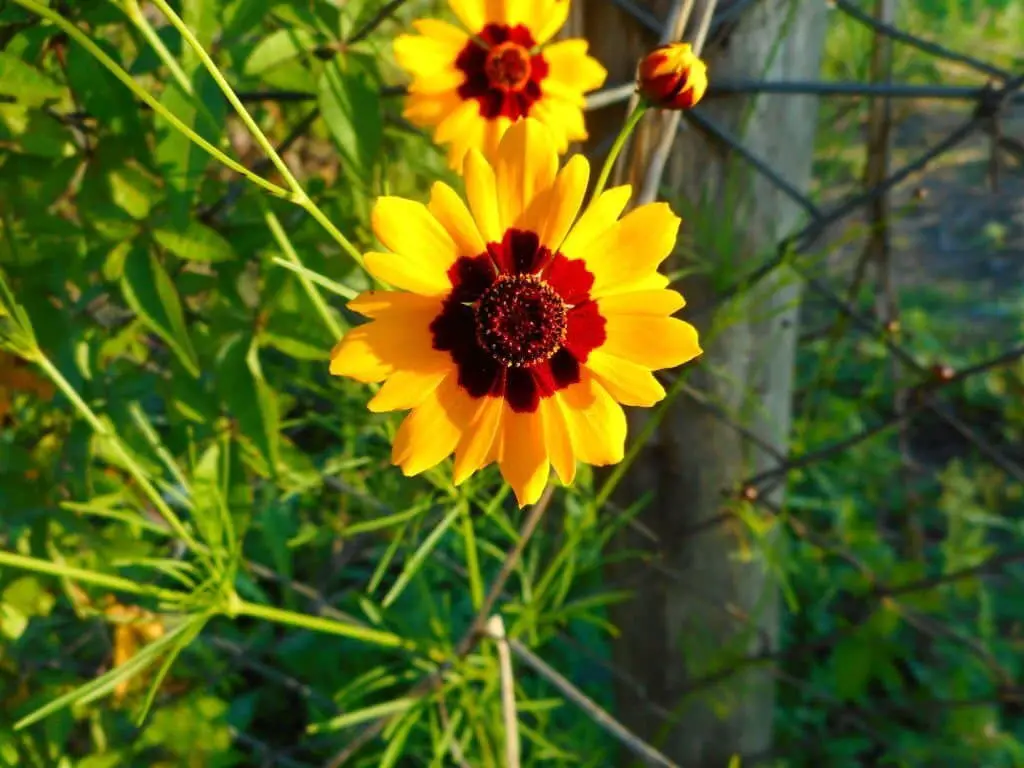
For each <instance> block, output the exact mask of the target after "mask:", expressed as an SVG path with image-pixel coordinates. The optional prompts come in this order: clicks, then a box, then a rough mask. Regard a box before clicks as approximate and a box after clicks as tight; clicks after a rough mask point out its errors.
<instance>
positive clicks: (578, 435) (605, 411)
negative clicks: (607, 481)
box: [555, 369, 626, 467]
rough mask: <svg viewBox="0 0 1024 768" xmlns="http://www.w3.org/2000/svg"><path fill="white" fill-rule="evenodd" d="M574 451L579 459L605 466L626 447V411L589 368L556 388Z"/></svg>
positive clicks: (613, 460) (614, 459) (612, 462)
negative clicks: (572, 381)
mask: <svg viewBox="0 0 1024 768" xmlns="http://www.w3.org/2000/svg"><path fill="white" fill-rule="evenodd" d="M555 399H556V400H557V401H558V403H559V407H560V408H561V410H562V415H563V416H564V417H565V424H566V428H567V430H568V432H569V439H570V440H571V441H572V447H573V451H574V452H575V453H576V456H577V457H579V459H580V460H581V461H585V462H586V463H587V464H593V465H594V466H599V467H600V466H607V465H609V464H617V463H618V462H620V461H622V458H623V456H624V455H625V451H626V414H625V413H624V412H623V410H622V407H621V406H620V405H619V404H618V403H616V402H615V400H613V399H612V397H611V395H609V394H608V392H607V391H606V390H605V389H604V387H602V386H601V385H600V384H599V383H598V382H597V381H596V380H595V379H594V377H593V376H591V375H590V372H589V371H587V370H586V369H584V370H583V371H581V376H580V380H579V381H578V382H577V383H575V384H572V385H570V386H569V387H567V388H565V389H563V390H561V391H560V392H557V393H556V394H555Z"/></svg>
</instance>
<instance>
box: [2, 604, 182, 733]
mask: <svg viewBox="0 0 1024 768" xmlns="http://www.w3.org/2000/svg"><path fill="white" fill-rule="evenodd" d="M193 621H194V619H193ZM191 624H192V622H182V623H181V624H180V625H179V626H177V627H175V628H174V629H173V630H172V631H170V632H168V633H167V634H166V635H164V636H163V637H161V638H159V639H157V640H155V641H153V642H152V643H150V644H149V645H147V646H145V647H144V648H142V649H141V650H140V651H139V652H138V653H136V654H135V655H134V656H133V657H132V658H131V659H129V660H128V661H126V662H125V663H124V664H122V665H121V666H119V667H114V668H113V669H111V670H110V671H109V672H107V673H106V674H104V675H101V676H100V677H98V678H96V679H95V680H93V681H91V682H88V683H86V684H85V685H82V686H79V687H78V688H75V689H74V690H73V691H69V692H68V693H66V694H64V695H63V696H59V697H57V698H56V699H54V700H53V701H51V702H49V703H48V704H44V705H43V706H42V707H40V708H39V709H37V710H35V711H34V712H32V713H31V714H29V715H26V716H25V717H23V718H21V719H20V720H19V721H18V722H16V723H15V724H14V730H16V731H20V730H22V729H23V728H27V727H28V726H30V725H32V724H33V723H38V722H39V721H40V720H42V719H44V718H46V717H49V716H50V715H52V714H53V713H54V712H57V711H59V710H61V709H64V708H65V707H70V706H73V705H75V704H88V703H89V702H91V701H95V700H96V699H99V698H102V697H103V696H106V695H107V694H108V693H111V692H112V691H113V690H114V689H115V688H116V687H117V686H118V684H119V683H121V682H122V681H124V680H129V679H131V678H132V677H135V676H136V675H137V674H139V673H140V672H143V671H144V670H145V669H146V668H147V667H148V666H149V665H150V664H152V663H153V662H154V661H156V660H157V658H158V657H159V656H160V654H161V653H163V651H164V650H166V649H167V648H168V647H170V646H171V645H172V644H173V643H174V642H175V641H176V640H177V639H178V638H179V637H180V636H181V634H182V633H183V632H185V630H187V629H188V628H189V627H190V626H191Z"/></svg>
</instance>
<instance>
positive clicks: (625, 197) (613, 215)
mask: <svg viewBox="0 0 1024 768" xmlns="http://www.w3.org/2000/svg"><path fill="white" fill-rule="evenodd" d="M632 194H633V188H632V187H631V186H630V185H629V184H623V185H622V186H621V187H612V188H611V189H606V190H605V191H604V192H602V193H601V194H600V195H599V196H598V198H597V200H595V201H594V202H593V203H591V204H590V205H588V206H587V208H586V210H584V211H583V213H582V215H581V216H580V218H579V221H577V222H576V224H575V226H574V227H573V228H572V229H571V230H570V231H569V234H568V236H567V237H566V238H565V242H563V243H562V253H564V254H565V255H566V256H568V257H569V258H570V259H583V260H586V259H587V256H588V255H589V254H590V252H591V248H592V246H594V244H595V243H596V242H597V241H598V238H600V237H602V236H603V235H606V234H607V233H608V232H609V231H610V230H611V228H612V227H613V226H615V222H616V220H617V219H618V218H619V214H621V213H622V211H623V210H624V209H625V207H626V204H627V203H628V202H629V198H630V196H631V195H632Z"/></svg>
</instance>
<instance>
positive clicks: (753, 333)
mask: <svg viewBox="0 0 1024 768" xmlns="http://www.w3.org/2000/svg"><path fill="white" fill-rule="evenodd" d="M634 1H635V4H636V5H637V6H641V7H643V8H644V9H645V10H647V11H649V12H650V13H651V14H652V15H653V16H654V17H657V18H659V19H664V18H666V16H667V15H668V12H669V8H670V6H671V2H669V0H647V2H642V1H641V0H634ZM705 2H706V0H697V2H696V8H695V10H694V13H693V14H692V16H691V17H690V25H689V27H690V30H691V31H690V33H689V35H688V36H687V37H685V38H684V39H690V36H691V35H692V30H693V29H694V27H695V26H696V24H697V21H698V20H699V19H700V17H701V12H702V5H703V4H704V3H705ZM730 6H731V7H730ZM737 6H743V7H742V8H739V7H737ZM731 11H736V12H737V13H736V15H735V19H734V20H731V21H730V22H729V23H728V24H726V25H723V27H722V28H721V29H719V30H717V31H716V32H713V33H712V36H711V38H710V39H709V41H708V43H707V46H706V48H705V50H704V57H705V59H706V60H707V62H708V65H709V70H710V78H711V83H712V88H713V87H714V83H715V81H716V80H717V81H719V82H722V81H725V80H745V81H750V80H761V79H767V80H814V79H817V77H818V74H819V64H820V57H821V50H822V43H823V37H824V31H825V16H826V7H825V4H824V3H822V2H820V1H819V0H755V1H754V2H746V1H745V0H732V1H731V3H726V2H722V3H719V6H718V11H717V12H718V13H719V14H722V13H723V12H731ZM577 21H578V23H580V24H581V25H582V31H583V32H584V33H585V34H586V36H587V37H588V38H589V39H590V41H591V46H592V50H593V52H594V55H596V56H597V57H598V58H599V59H600V60H601V61H602V62H604V63H605V65H606V66H607V67H608V70H609V78H608V82H609V84H617V83H621V82H625V81H627V80H629V79H630V78H631V77H632V76H633V74H634V69H635V67H636V63H637V61H638V58H639V57H640V55H641V54H642V53H643V52H644V51H646V50H647V49H649V48H650V47H651V46H652V45H653V44H654V43H656V42H657V37H656V35H652V34H649V33H648V32H647V31H644V30H642V28H641V26H640V25H638V24H637V22H636V21H635V20H634V19H633V18H631V17H630V16H629V15H628V14H627V13H625V12H623V11H622V10H620V8H619V7H617V5H616V4H615V3H613V2H612V1H611V0H584V2H583V3H582V13H581V14H580V16H579V17H578V19H577ZM700 110H701V111H702V113H703V114H705V115H707V116H708V117H709V118H711V119H712V120H714V121H715V122H716V123H717V124H719V125H720V126H722V127H723V128H725V129H727V130H728V131H730V132H731V133H733V134H736V135H737V136H739V137H741V138H742V140H743V143H744V144H745V145H746V146H747V147H749V148H750V149H751V150H752V151H753V152H755V153H756V154H757V155H759V156H760V157H762V158H764V159H766V160H768V161H769V162H770V163H771V164H772V166H774V167H775V168H776V169H778V171H779V172H780V173H781V174H782V175H783V176H784V177H785V178H787V179H788V180H790V181H791V182H793V183H794V184H795V185H796V187H797V188H804V189H806V188H807V185H808V182H809V179H810V173H811V160H812V152H813V145H814V137H815V121H816V117H817V103H816V100H815V99H814V98H812V97H803V96H780V95H764V96H751V97H746V96H729V97H724V98H708V99H706V100H705V102H704V103H703V104H702V106H701V107H700ZM623 116H624V107H623V106H622V105H620V106H618V107H614V108H612V107H610V108H607V109H604V110H600V111H599V112H597V113H595V114H593V115H591V122H590V126H591V148H593V147H596V146H599V145H600V144H601V142H602V140H606V139H607V137H608V136H610V135H611V134H613V133H614V132H615V131H617V130H618V128H619V126H620V125H621V122H622V119H623ZM644 122H645V123H653V122H654V121H653V120H652V119H651V116H650V115H648V116H647V117H645V120H644ZM652 143H653V142H652V141H651V140H647V141H644V140H642V138H641V140H639V141H636V142H634V149H635V150H636V151H635V152H634V153H633V155H632V156H631V158H630V163H631V166H630V170H631V174H630V175H631V180H632V181H633V182H634V189H636V188H637V187H638V186H639V185H638V184H637V183H636V182H637V180H638V179H639V178H642V175H643V166H644V164H645V163H644V160H645V158H644V152H645V150H646V149H647V148H648V147H649V146H650V145H651V144H652ZM663 182H664V187H665V188H666V189H667V190H668V196H669V197H670V199H672V202H673V204H674V206H675V208H676V210H677V212H679V213H680V214H681V215H682V216H683V228H682V232H683V239H684V241H686V240H687V239H688V242H684V250H687V248H686V246H689V247H690V248H692V252H693V253H694V259H695V261H696V266H698V267H699V268H700V269H701V271H702V274H698V275H697V276H693V277H688V278H686V279H685V280H684V281H683V283H682V290H683V293H684V295H685V296H686V298H687V301H688V302H689V306H688V308H687V309H684V310H683V313H682V316H684V317H686V319H688V320H690V321H691V322H695V323H696V324H697V326H698V328H699V329H700V330H701V333H702V341H703V346H704V348H705V350H706V351H705V355H704V357H703V359H702V360H701V361H700V363H699V364H698V367H697V368H696V369H695V370H694V371H693V373H692V374H691V378H690V380H689V383H690V384H692V385H693V386H694V387H696V388H698V389H699V390H701V392H702V393H704V394H705V395H706V396H707V397H708V398H709V399H710V400H711V401H712V402H714V403H716V404H718V405H719V406H721V407H722V408H724V409H725V411H726V412H728V413H729V414H731V415H732V417H733V418H735V419H737V420H738V421H739V422H740V423H741V424H742V425H743V426H744V427H746V428H747V429H749V430H751V431H752V432H754V433H756V434H757V435H758V437H759V438H761V439H762V440H763V441H765V442H766V443H768V444H770V445H771V446H774V447H775V448H776V449H777V450H778V451H781V452H785V450H786V443H787V438H788V434H789V428H790V398H791V395H792V382H793V358H794V348H795V343H796V336H797V312H798V302H799V298H800V288H799V282H798V281H797V280H796V279H795V278H794V275H793V274H792V273H787V272H786V271H785V270H778V271H776V273H775V274H773V275H772V276H771V277H770V278H768V279H766V280H764V281H763V282H762V283H761V284H760V285H759V286H758V287H757V289H755V290H754V291H752V292H749V293H745V294H743V295H740V296H738V297H736V298H735V299H733V300H731V302H729V304H728V305H727V307H728V318H727V319H726V316H725V312H724V311H723V310H722V309H719V310H717V311H713V309H712V308H713V307H714V305H715V303H716V298H717V296H716V294H717V292H718V291H720V290H721V288H722V286H723V285H725V284H728V283H730V282H732V280H733V279H735V278H736V277H738V276H739V274H741V273H742V272H743V271H745V270H749V269H751V268H752V267H754V266H755V265H756V264H758V263H760V259H764V258H767V257H768V256H769V255H770V254H771V253H772V252H773V250H774V246H775V245H776V244H777V243H778V241H779V240H781V239H782V238H783V237H784V236H785V235H787V234H788V233H790V232H791V231H792V230H793V229H794V228H795V227H796V226H797V225H799V224H800V223H801V210H800V208H799V207H798V206H797V205H796V204H794V203H793V202H792V201H791V200H790V199H789V198H787V197H786V196H785V195H784V194H783V193H782V192H781V191H779V190H778V189H777V188H776V187H774V186H773V185H772V183H771V182H770V181H768V180H767V179H765V178H763V177H762V176H760V175H757V174H756V173H754V172H752V171H751V170H750V169H749V168H748V167H746V166H745V164H744V162H743V161H742V160H741V159H739V158H736V157H735V156H734V155H733V154H732V153H730V151H729V149H728V147H725V146H722V144H721V143H719V142H713V141H710V140H709V139H707V138H706V137H705V136H703V135H702V134H701V133H700V132H698V131H697V130H695V129H693V128H692V127H691V128H690V129H689V130H686V131H683V132H682V133H681V135H680V136H679V138H678V140H677V142H676V146H675V148H674V150H673V155H672V157H671V159H670V161H669V164H668V166H667V168H666V173H665V177H664V179H663ZM683 264H684V262H683V260H682V258H681V257H680V258H679V259H678V260H677V263H676V264H675V265H674V266H675V267H679V266H682V265H683ZM686 265H687V266H693V264H689V263H687V264H686ZM712 329H715V332H714V333H713V334H712V333H711V331H712ZM643 418H645V415H644V414H640V413H634V414H632V421H633V424H632V434H636V433H637V431H638V428H639V426H640V424H641V420H642V419H643ZM776 462H777V459H776V458H774V457H773V456H772V455H771V454H770V453H769V452H767V451H765V450H764V449H763V448H758V447H757V446H756V445H755V444H753V443H752V442H751V441H750V440H748V439H746V438H744V437H743V436H742V434H740V432H738V431H737V430H736V429H735V428H734V427H732V426H729V425H728V424H726V423H725V422H723V421H722V420H720V419H719V418H717V417H716V416H714V415H712V414H711V413H709V412H708V410H707V409H706V408H705V407H702V406H700V405H698V404H697V403H695V402H694V400H692V399H691V398H688V397H686V396H685V395H683V396H680V397H679V398H678V399H677V400H676V401H675V403H674V404H673V405H672V406H671V408H670V409H669V411H668V414H667V416H666V418H665V419H664V421H663V423H662V425H661V426H660V427H659V429H658V430H657V433H656V434H655V436H654V438H653V439H652V440H651V441H650V443H649V445H648V446H647V447H646V448H645V449H644V451H643V452H642V454H641V455H640V457H639V458H638V460H637V462H636V463H635V465H634V466H633V467H632V468H631V469H630V471H629V472H628V475H627V477H626V478H625V480H624V482H623V483H622V484H621V485H620V487H619V489H618V491H617V492H616V495H615V499H616V501H617V502H618V503H619V505H620V506H627V505H629V504H632V503H634V502H635V501H636V500H637V499H639V498H641V497H642V496H644V495H648V494H649V495H650V500H649V502H648V504H647V505H646V507H645V508H644V510H643V511H642V513H641V514H640V516H639V521H640V522H641V523H642V524H643V526H645V527H646V528H648V529H649V530H650V531H653V532H654V534H655V535H656V537H657V539H658V543H657V544H652V542H651V540H650V538H649V537H645V536H642V535H639V534H637V533H635V532H627V533H626V534H624V535H623V537H622V539H621V540H619V541H618V542H617V543H616V546H618V547H628V548H630V549H634V550H636V549H646V550H649V551H650V553H651V558H650V559H649V561H648V562H639V561H630V563H628V564H626V565H621V566H616V567H614V568H611V569H609V573H608V575H609V579H610V580H611V581H613V582H615V583H617V584H622V585H624V586H626V587H628V588H630V589H634V590H636V593H635V594H636V596H635V599H633V600H631V601H629V602H627V603H625V604H622V605H620V606H618V607H617V608H616V609H615V611H614V612H613V620H614V622H615V624H616V625H617V626H618V628H619V629H620V631H621V636H620V637H619V639H618V640H617V641H616V644H615V661H616V663H617V664H618V665H619V667H620V668H621V669H622V670H624V671H625V672H627V673H628V674H629V675H630V676H632V678H634V680H635V682H636V683H638V684H639V687H638V686H636V685H632V684H629V683H622V684H621V685H620V686H619V687H618V689H617V699H618V716H619V717H621V718H622V720H623V721H624V722H625V723H626V724H627V725H628V726H629V727H630V728H632V729H634V730H635V731H636V732H637V733H638V734H639V735H642V736H644V737H645V738H648V739H651V740H652V741H653V743H655V744H657V745H661V746H662V747H663V748H664V749H665V751H666V753H667V754H669V755H670V756H672V757H673V758H674V759H675V760H677V761H678V762H679V763H680V765H682V766H686V768H719V767H722V766H725V765H727V764H728V761H729V759H730V757H731V756H732V755H733V754H741V755H744V754H753V753H756V752H760V751H763V750H766V749H768V748H770V745H771V736H772V718H773V709H774V695H775V694H774V684H773V677H772V675H771V673H770V671H769V670H767V669H766V668H765V667H764V666H758V665H751V666H747V667H744V668H743V669H742V671H740V672H737V673H735V674H731V675H726V676H723V678H722V679H721V681H720V682H718V683H716V684H714V685H711V686H702V687H701V689H700V693H699V694H694V695H688V693H687V689H688V687H690V686H692V685H693V682H694V681H695V680H697V679H699V678H702V677H704V676H706V675H709V674H714V673H716V672H718V671H719V670H720V669H721V667H720V666H719V665H721V664H723V655H726V654H727V653H728V652H732V651H734V652H735V655H736V656H742V655H752V654H757V653H759V652H765V651H770V650H771V649H772V648H774V647H775V645H776V640H777V636H778V630H777V624H778V615H777V613H778V611H777V602H778V601H777V590H776V586H775V584H774V583H773V580H772V579H771V578H770V577H769V576H768V574H767V569H766V565H765V562H764V559H763V557H762V554H763V546H762V547H758V546H753V547H752V548H751V549H750V553H751V557H744V556H743V552H744V550H745V547H744V546H743V541H744V540H749V536H748V533H747V532H745V531H744V530H743V526H741V525H740V524H738V523H737V522H736V521H735V520H731V521H730V520H729V519H728V516H726V519H725V520H724V521H719V522H716V521H718V520H719V518H720V517H721V516H722V513H723V512H724V511H726V510H727V509H728V508H729V506H730V504H732V503H733V502H731V501H730V499H729V498H728V494H730V493H732V494H734V497H735V492H736V490H737V489H736V486H737V483H739V482H740V481H741V480H742V479H743V478H744V477H746V476H750V475H751V474H755V473H757V472H759V471H761V470H764V469H767V468H769V467H771V466H774V465H775V464H776ZM774 501H776V502H778V501H780V499H779V498H775V499H774ZM774 538H776V537H772V536H771V535H770V534H769V536H768V540H767V541H766V542H762V544H767V545H770V544H771V541H772V540H773V539H774ZM725 666H726V667H728V666H729V664H728V663H727V660H726V662H725ZM645 700H646V701H645ZM648 702H653V703H654V704H657V705H659V706H660V707H661V708H663V709H668V710H670V711H672V712H674V713H675V714H676V717H675V718H673V720H674V722H672V723H671V724H666V723H665V722H664V720H663V719H662V718H659V717H658V716H656V715H654V714H652V712H651V708H650V707H649V705H648Z"/></svg>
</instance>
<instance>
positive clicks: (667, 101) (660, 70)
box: [637, 43, 708, 109]
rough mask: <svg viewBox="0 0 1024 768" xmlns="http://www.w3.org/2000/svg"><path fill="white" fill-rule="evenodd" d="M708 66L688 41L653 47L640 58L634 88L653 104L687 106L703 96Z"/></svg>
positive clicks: (686, 107)
mask: <svg viewBox="0 0 1024 768" xmlns="http://www.w3.org/2000/svg"><path fill="white" fill-rule="evenodd" d="M707 87H708V68H707V65H705V64H704V62H703V61H701V59H700V57H699V56H697V54H695V53H694V52H693V48H692V47H691V46H690V44H689V43H670V44H669V45H662V46H659V47H658V48H655V49H654V50H653V51H651V52H650V53H649V54H647V55H646V56H645V57H644V58H643V60H642V61H641V62H640V67H639V70H638V72H637V88H639V90H640V94H641V95H642V96H643V97H644V98H645V99H647V101H649V102H650V103H651V104H652V105H653V106H655V107H661V108H662V109H689V108H690V107H692V106H693V105H694V104H696V103H697V102H698V101H700V100H701V98H702V97H703V96H704V91H706V90H707Z"/></svg>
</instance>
